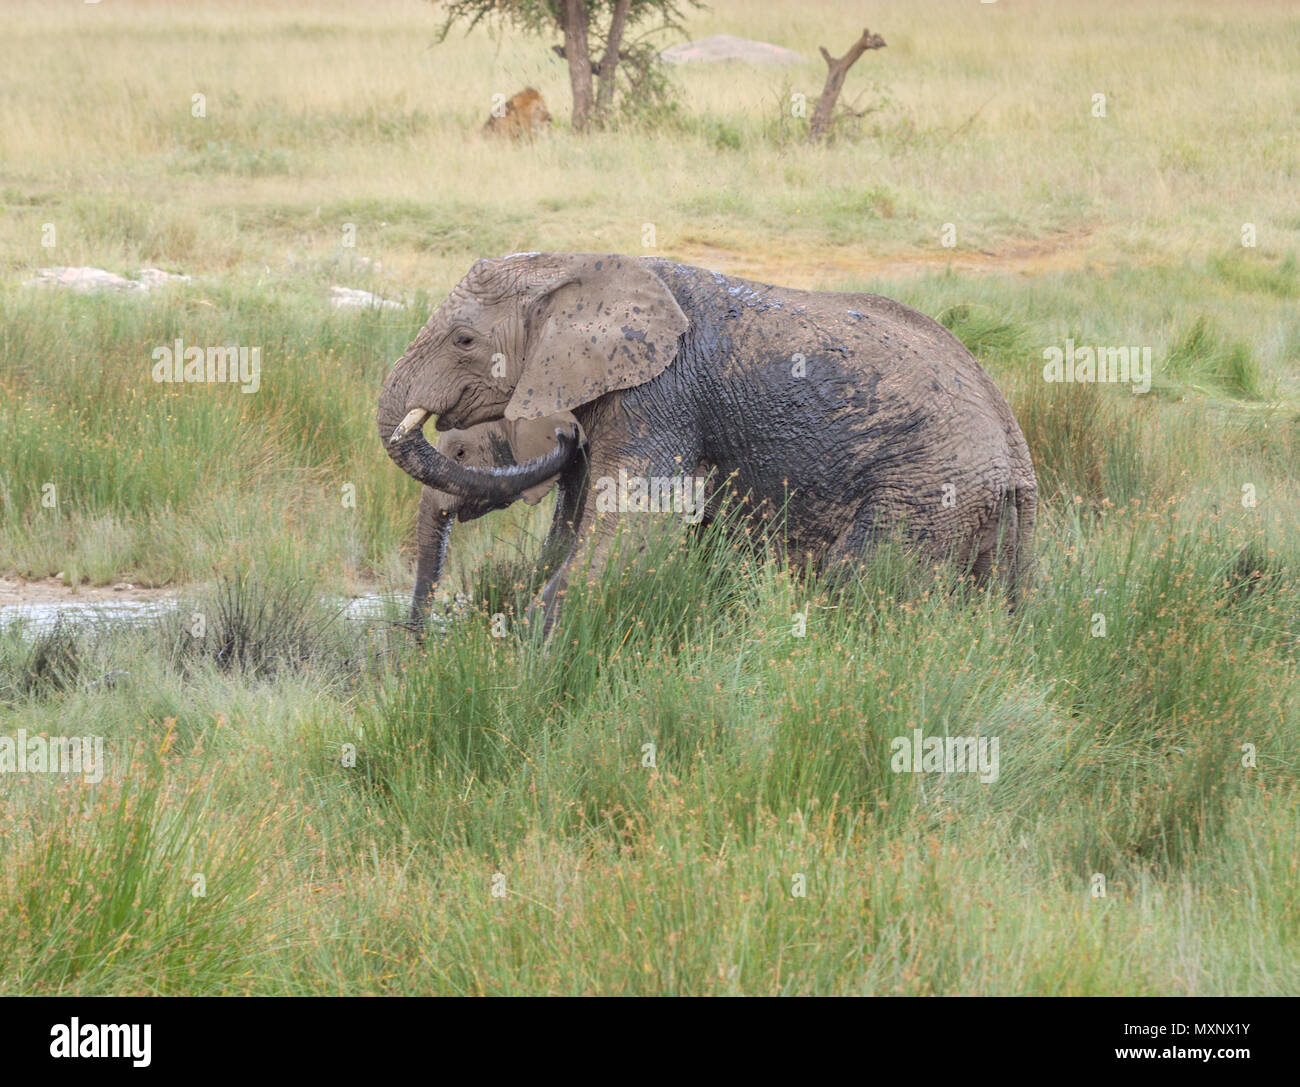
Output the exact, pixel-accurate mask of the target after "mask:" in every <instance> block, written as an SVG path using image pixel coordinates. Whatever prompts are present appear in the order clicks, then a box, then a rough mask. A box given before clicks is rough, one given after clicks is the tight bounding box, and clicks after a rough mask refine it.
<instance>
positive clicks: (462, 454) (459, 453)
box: [456, 447, 465, 460]
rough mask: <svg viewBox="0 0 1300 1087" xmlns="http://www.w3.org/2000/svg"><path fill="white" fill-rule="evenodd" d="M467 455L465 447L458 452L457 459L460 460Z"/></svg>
mask: <svg viewBox="0 0 1300 1087" xmlns="http://www.w3.org/2000/svg"><path fill="white" fill-rule="evenodd" d="M464 455H465V450H464V447H462V448H460V449H457V450H456V459H457V460H460V459H461V457H463V456H464Z"/></svg>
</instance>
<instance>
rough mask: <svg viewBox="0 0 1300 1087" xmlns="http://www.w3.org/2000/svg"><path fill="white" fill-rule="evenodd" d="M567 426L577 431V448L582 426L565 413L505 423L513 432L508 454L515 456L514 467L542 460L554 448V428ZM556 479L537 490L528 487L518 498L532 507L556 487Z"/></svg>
mask: <svg viewBox="0 0 1300 1087" xmlns="http://www.w3.org/2000/svg"><path fill="white" fill-rule="evenodd" d="M567 423H572V424H573V425H574V426H576V427H577V428H578V441H579V444H581V443H582V442H583V441H585V440H586V437H587V436H586V434H584V433H583V430H582V424H581V423H579V422H578V420H577V419H575V418H574V417H573V416H572V415H571V414H570V413H569V412H567V411H560V412H556V413H555V414H554V415H544V416H542V418H540V419H517V420H515V421H514V422H513V423H507V424H506V425H507V426H508V427H510V428H511V430H512V434H511V438H510V450H511V452H512V453H513V454H514V458H515V463H516V464H523V463H524V461H529V460H533V459H535V458H537V457H544V456H545V455H546V454H547V453H549V452H551V450H552V449H554V448H555V430H556V428H557V427H561V426H564V425H565V424H567ZM557 478H558V477H557V476H551V478H550V479H546V480H543V481H542V482H541V483H539V484H537V486H536V487H529V488H528V490H526V491H524V492H523V494H521V495H520V496H519V497H520V498H522V499H523V500H524V501H525V502H527V503H528V504H529V505H530V506H535V505H537V503H538V502H540V501H541V500H542V499H543V498H545V497H546V495H547V494H548V493H549V492H550V489H551V488H552V487H554V486H555V481H556V479H557Z"/></svg>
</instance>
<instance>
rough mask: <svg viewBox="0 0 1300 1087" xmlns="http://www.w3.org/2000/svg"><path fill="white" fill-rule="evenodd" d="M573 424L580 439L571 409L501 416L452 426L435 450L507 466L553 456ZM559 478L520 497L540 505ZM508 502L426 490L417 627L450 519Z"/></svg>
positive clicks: (464, 461) (443, 555)
mask: <svg viewBox="0 0 1300 1087" xmlns="http://www.w3.org/2000/svg"><path fill="white" fill-rule="evenodd" d="M575 427H576V428H577V430H578V434H579V438H580V439H581V437H582V434H581V431H582V428H581V427H580V426H579V425H578V422H577V420H576V419H574V417H573V416H572V415H571V414H570V413H569V412H557V413H556V414H554V415H547V416H544V417H543V418H541V419H520V420H516V421H513V422H512V421H509V420H505V419H498V420H495V421H494V422H491V423H480V424H479V425H478V426H473V427H470V428H469V429H467V430H449V431H447V432H446V433H444V434H441V435H440V436H439V437H438V444H437V446H436V450H437V453H438V455H439V456H442V457H446V458H447V459H449V460H451V461H454V462H455V463H456V464H458V465H460V466H461V467H463V468H509V467H512V466H514V465H518V464H524V463H527V462H529V461H541V460H542V459H543V458H548V457H550V456H552V455H553V454H554V451H555V448H556V445H557V433H563V432H565V431H566V430H567V429H568V428H575ZM558 478H559V477H558V475H554V476H551V477H550V478H549V479H546V480H543V481H542V482H541V483H538V484H537V485H536V486H534V487H530V488H528V489H527V490H525V491H524V492H523V493H521V494H520V495H519V496H518V497H520V498H522V499H523V500H524V501H525V502H527V503H528V504H529V505H530V506H532V505H536V504H537V503H538V502H540V501H541V500H542V499H543V498H545V497H546V494H547V492H549V491H550V489H551V488H552V487H554V486H555V483H556V480H557V479H558ZM509 504H510V501H509V500H490V499H486V498H482V497H477V496H476V497H471V496H467V495H459V494H455V493H453V492H450V491H442V490H438V489H436V488H434V487H425V488H424V491H423V492H422V493H421V495H420V512H419V516H418V519H417V521H416V540H417V544H418V548H419V556H418V561H417V564H416V573H415V596H414V599H413V601H412V604H411V621H412V623H413V624H414V625H416V626H420V625H422V624H423V622H424V617H425V614H426V613H427V611H428V605H429V594H430V593H431V592H432V590H433V587H434V586H435V585H436V584H437V583H438V580H439V578H441V577H442V567H443V564H444V563H445V562H446V559H447V545H448V542H449V541H450V537H451V526H452V523H453V522H454V521H457V520H460V521H472V520H474V519H475V518H477V517H482V516H483V515H484V514H485V513H490V512H491V511H492V510H495V509H502V508H504V507H505V506H508V505H509Z"/></svg>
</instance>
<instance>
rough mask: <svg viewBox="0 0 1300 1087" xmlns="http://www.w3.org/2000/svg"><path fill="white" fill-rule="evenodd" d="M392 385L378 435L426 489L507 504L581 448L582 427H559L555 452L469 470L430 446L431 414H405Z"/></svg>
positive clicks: (382, 408) (381, 400) (396, 460)
mask: <svg viewBox="0 0 1300 1087" xmlns="http://www.w3.org/2000/svg"><path fill="white" fill-rule="evenodd" d="M399 391H400V390H396V389H394V388H392V387H391V385H389V384H385V386H384V390H383V392H382V393H381V394H380V397H379V436H380V439H381V440H382V441H383V443H384V449H385V450H386V451H387V452H388V455H389V456H390V457H392V458H393V461H394V463H396V465H397V466H398V467H399V468H401V469H402V471H403V472H405V473H406V474H407V475H409V476H411V477H412V478H414V479H417V480H419V481H420V482H421V483H423V484H424V485H425V486H426V487H433V488H435V489H437V490H439V491H449V492H450V493H452V494H456V495H460V496H462V497H465V498H472V499H475V500H477V501H481V502H489V503H493V504H496V505H508V504H509V503H510V502H513V501H514V500H515V499H516V498H518V497H519V495H520V493H521V492H523V491H526V490H527V489H528V488H529V487H535V486H536V485H537V484H539V483H541V482H543V481H544V480H546V479H549V478H550V477H551V476H553V475H555V473H556V472H558V471H560V469H561V468H563V467H564V466H565V465H566V464H567V463H568V462H569V460H570V459H571V458H572V457H573V455H574V453H575V452H576V451H577V448H578V442H579V437H578V430H577V427H576V426H575V427H566V428H557V430H556V432H555V436H556V442H555V448H554V449H553V450H551V451H550V452H549V453H547V454H545V455H544V456H541V457H536V458H534V459H533V460H530V461H526V462H525V463H523V464H519V465H515V466H513V467H510V468H465V467H462V466H461V465H459V464H457V463H456V462H455V461H453V460H451V459H450V458H449V457H444V456H443V455H442V454H441V453H439V452H438V451H437V450H436V449H434V448H433V446H431V445H430V444H429V443H428V441H427V440H426V439H425V437H424V431H423V430H422V429H421V428H422V427H423V425H424V422H425V420H426V419H427V418H428V416H429V412H427V411H424V410H422V409H415V410H413V411H407V410H405V405H404V404H403V403H402V398H401V397H400V396H399V395H398V393H399Z"/></svg>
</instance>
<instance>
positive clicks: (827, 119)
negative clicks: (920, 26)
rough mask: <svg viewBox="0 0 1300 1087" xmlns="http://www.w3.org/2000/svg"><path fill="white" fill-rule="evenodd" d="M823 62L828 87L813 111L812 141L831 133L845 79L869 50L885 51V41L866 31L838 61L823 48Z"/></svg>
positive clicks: (809, 131)
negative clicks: (832, 121)
mask: <svg viewBox="0 0 1300 1087" xmlns="http://www.w3.org/2000/svg"><path fill="white" fill-rule="evenodd" d="M820 48H821V54H822V60H824V61H825V62H826V68H827V71H826V86H825V87H824V88H823V89H822V95H821V97H820V98H819V99H818V100H817V108H816V109H815V110H813V116H812V123H811V124H810V125H809V126H808V138H809V139H811V140H820V139H823V138H825V136H826V134H827V133H828V132H829V131H830V127H831V119H832V118H833V117H834V116H835V103H836V102H837V101H838V100H839V97H840V91H841V90H843V89H844V77H845V76H846V75H848V74H849V69H850V68H852V67H853V65H854V64H856V63H857V61H858V58H859V57H860V56H862V54H863V53H865V52H866V51H867V50H868V49H884V48H885V39H884V38H882V37H881V36H880V35H879V34H873V33H871V31H870V30H864V31H863V32H862V37H860V38H859V39H858V40H857V41H856V42H854V43H853V46H852V48H850V49H849V51H848V52H847V53H845V54H844V56H842V57H840V58H838V59H836V58H835V57H833V56H831V55H830V53H829V52H828V51H827V49H826V46H824V45H823V46H821V47H820Z"/></svg>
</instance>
